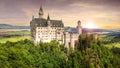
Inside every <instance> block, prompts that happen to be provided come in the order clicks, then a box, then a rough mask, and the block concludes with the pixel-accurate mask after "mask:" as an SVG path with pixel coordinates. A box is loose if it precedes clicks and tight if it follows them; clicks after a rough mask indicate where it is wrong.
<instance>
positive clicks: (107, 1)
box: [0, 0, 120, 29]
mask: <svg viewBox="0 0 120 68" xmlns="http://www.w3.org/2000/svg"><path fill="white" fill-rule="evenodd" d="M40 6H42V7H43V11H44V18H47V15H48V14H49V15H50V19H56V20H62V21H63V23H64V25H65V26H71V27H76V26H77V21H78V20H80V21H81V23H82V26H83V27H85V26H86V25H88V23H89V22H92V23H94V26H95V27H96V28H102V29H120V0H0V24H11V25H18V26H29V25H30V21H31V20H32V16H33V15H34V17H35V18H37V17H39V16H38V12H39V8H40Z"/></svg>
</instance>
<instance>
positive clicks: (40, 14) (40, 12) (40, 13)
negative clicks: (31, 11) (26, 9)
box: [39, 6, 44, 18]
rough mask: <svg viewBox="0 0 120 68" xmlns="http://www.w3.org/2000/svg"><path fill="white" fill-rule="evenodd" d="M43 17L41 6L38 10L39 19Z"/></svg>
mask: <svg viewBox="0 0 120 68" xmlns="http://www.w3.org/2000/svg"><path fill="white" fill-rule="evenodd" d="M43 15H44V13H43V9H42V6H41V7H40V9H39V18H43Z"/></svg>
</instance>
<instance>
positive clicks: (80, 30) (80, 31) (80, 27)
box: [77, 20, 82, 34]
mask: <svg viewBox="0 0 120 68" xmlns="http://www.w3.org/2000/svg"><path fill="white" fill-rule="evenodd" d="M77 24H78V25H77V32H78V34H82V26H81V21H80V20H79V21H78V22H77Z"/></svg>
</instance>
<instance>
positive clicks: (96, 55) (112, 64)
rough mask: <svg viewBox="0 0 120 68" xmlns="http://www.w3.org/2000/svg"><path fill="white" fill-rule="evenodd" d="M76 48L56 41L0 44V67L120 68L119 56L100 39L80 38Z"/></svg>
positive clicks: (23, 41) (22, 41)
mask: <svg viewBox="0 0 120 68" xmlns="http://www.w3.org/2000/svg"><path fill="white" fill-rule="evenodd" d="M76 45H77V46H76V49H75V50H73V49H72V48H69V49H68V48H66V47H64V45H61V44H59V43H58V42H57V41H55V40H53V41H51V42H50V43H43V42H41V43H40V44H38V45H35V44H34V43H33V42H32V41H30V40H27V39H25V40H21V41H18V42H9V41H7V42H6V43H0V68H120V58H119V54H114V53H112V51H111V50H109V49H108V48H107V47H104V46H103V44H102V42H101V41H100V40H94V39H93V38H92V36H84V37H83V36H81V35H80V36H79V41H78V43H77V44H76Z"/></svg>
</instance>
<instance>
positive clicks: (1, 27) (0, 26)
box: [0, 24, 30, 29]
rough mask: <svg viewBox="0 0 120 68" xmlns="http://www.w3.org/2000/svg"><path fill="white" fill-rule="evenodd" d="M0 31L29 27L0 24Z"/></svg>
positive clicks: (26, 27)
mask: <svg viewBox="0 0 120 68" xmlns="http://www.w3.org/2000/svg"><path fill="white" fill-rule="evenodd" d="M0 29H30V26H13V25H9V24H0Z"/></svg>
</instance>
